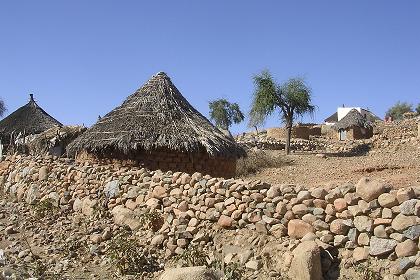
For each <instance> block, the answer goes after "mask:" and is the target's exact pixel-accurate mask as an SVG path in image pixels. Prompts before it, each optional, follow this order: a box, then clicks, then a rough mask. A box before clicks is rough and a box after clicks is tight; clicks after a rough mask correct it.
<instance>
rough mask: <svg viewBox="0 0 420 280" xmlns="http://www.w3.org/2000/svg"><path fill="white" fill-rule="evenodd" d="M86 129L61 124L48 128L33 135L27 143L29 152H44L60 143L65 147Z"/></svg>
mask: <svg viewBox="0 0 420 280" xmlns="http://www.w3.org/2000/svg"><path fill="white" fill-rule="evenodd" d="M85 131H86V127H84V126H63V127H54V128H50V129H48V130H46V131H44V132H42V133H40V134H37V135H35V137H34V139H33V140H32V141H29V142H28V143H27V146H28V148H29V151H30V153H31V154H44V153H47V152H48V151H49V149H50V148H52V147H55V146H57V145H61V146H62V147H63V148H66V147H67V145H68V144H69V143H71V142H72V141H73V140H74V139H76V138H77V137H78V136H80V135H81V134H82V133H83V132H85Z"/></svg>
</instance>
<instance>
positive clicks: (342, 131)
mask: <svg viewBox="0 0 420 280" xmlns="http://www.w3.org/2000/svg"><path fill="white" fill-rule="evenodd" d="M333 128H334V129H335V130H337V131H338V139H339V140H356V139H368V138H370V137H372V136H373V126H372V123H371V122H370V121H368V120H367V118H366V117H365V116H363V115H362V114H361V113H359V111H357V110H356V109H353V110H351V111H350V112H349V113H348V114H347V115H346V116H345V117H344V118H342V119H341V120H340V121H338V122H337V123H336V124H334V125H333Z"/></svg>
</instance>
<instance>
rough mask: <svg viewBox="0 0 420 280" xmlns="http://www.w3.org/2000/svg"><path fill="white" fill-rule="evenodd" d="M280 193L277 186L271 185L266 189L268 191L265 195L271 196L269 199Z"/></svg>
mask: <svg viewBox="0 0 420 280" xmlns="http://www.w3.org/2000/svg"><path fill="white" fill-rule="evenodd" d="M280 194H281V193H280V189H279V187H278V186H272V187H271V188H269V189H268V191H267V197H268V198H271V199H273V198H275V197H277V196H279V195H280Z"/></svg>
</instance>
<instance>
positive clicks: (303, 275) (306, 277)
mask: <svg viewBox="0 0 420 280" xmlns="http://www.w3.org/2000/svg"><path fill="white" fill-rule="evenodd" d="M289 276H290V278H291V279H299V280H321V279H322V268H321V252H320V249H319V247H318V245H317V244H316V243H315V242H314V241H304V242H302V243H301V244H299V245H298V246H297V247H296V249H295V250H293V260H292V264H291V266H290V270H289Z"/></svg>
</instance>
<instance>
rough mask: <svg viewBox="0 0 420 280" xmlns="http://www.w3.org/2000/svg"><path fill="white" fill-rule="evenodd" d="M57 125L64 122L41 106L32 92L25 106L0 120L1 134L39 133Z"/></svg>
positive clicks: (59, 125)
mask: <svg viewBox="0 0 420 280" xmlns="http://www.w3.org/2000/svg"><path fill="white" fill-rule="evenodd" d="M55 126H58V127H61V126H62V124H61V123H60V122H59V121H57V120H56V119H54V118H53V117H51V116H50V115H49V114H48V113H47V112H45V111H44V110H43V109H42V108H41V107H39V106H38V104H37V103H36V102H35V100H34V98H33V95H32V94H30V99H29V102H28V103H27V104H26V105H25V106H22V107H20V108H19V109H17V110H16V111H14V112H13V113H11V114H10V115H8V116H7V117H5V118H4V119H3V120H1V121H0V134H2V135H10V134H12V133H19V132H25V133H26V134H38V133H41V132H43V131H45V130H47V129H50V128H52V127H55Z"/></svg>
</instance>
